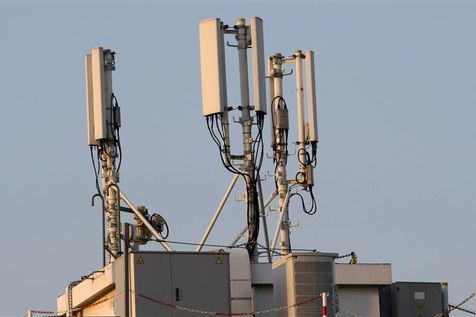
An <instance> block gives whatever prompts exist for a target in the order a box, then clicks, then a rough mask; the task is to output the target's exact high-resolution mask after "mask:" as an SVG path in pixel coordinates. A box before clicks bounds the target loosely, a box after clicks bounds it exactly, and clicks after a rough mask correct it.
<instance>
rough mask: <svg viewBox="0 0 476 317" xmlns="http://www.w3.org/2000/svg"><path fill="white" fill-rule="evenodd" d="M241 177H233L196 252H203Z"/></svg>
mask: <svg viewBox="0 0 476 317" xmlns="http://www.w3.org/2000/svg"><path fill="white" fill-rule="evenodd" d="M239 177H240V175H238V174H236V175H235V176H233V179H232V180H231V182H230V185H229V186H228V188H227V190H226V192H225V195H223V198H222V200H221V202H220V204H219V205H218V208H217V210H216V211H215V214H214V215H213V218H212V220H211V221H210V223H209V224H208V228H207V230H205V233H204V234H203V237H202V240H200V243H199V244H198V247H197V249H196V250H195V252H200V251H201V250H202V248H203V245H204V244H205V242H206V241H207V239H208V236H209V235H210V232H211V231H212V229H213V226H214V225H215V222H216V221H217V219H218V217H219V216H220V213H221V211H222V209H223V207H224V206H225V203H226V201H227V200H228V197H229V196H230V194H231V191H232V190H233V187H235V184H236V181H237V180H238V178H239Z"/></svg>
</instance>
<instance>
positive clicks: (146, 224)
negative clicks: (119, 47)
mask: <svg viewBox="0 0 476 317" xmlns="http://www.w3.org/2000/svg"><path fill="white" fill-rule="evenodd" d="M85 65H86V104H87V115H88V120H87V122H88V141H89V146H90V148H91V157H92V160H93V165H94V170H95V173H96V186H97V194H96V195H94V196H93V198H94V197H97V196H99V197H101V198H102V200H103V207H104V210H103V212H105V213H106V216H107V220H106V222H107V233H106V236H105V237H104V232H103V248H104V250H103V259H104V260H103V262H105V256H104V253H105V251H107V252H108V253H109V255H110V257H109V260H110V261H114V260H115V259H116V258H118V257H119V256H120V255H121V215H120V213H121V211H126V212H129V213H132V214H134V219H135V222H136V224H135V230H133V231H132V235H133V239H132V242H133V243H134V244H135V247H136V248H138V245H139V244H144V243H146V242H147V241H149V240H150V238H151V236H154V237H155V238H156V239H157V241H159V242H160V243H161V245H162V246H163V247H164V248H165V249H166V250H167V251H169V252H170V251H172V248H171V247H170V246H169V245H168V243H167V242H166V241H164V240H165V238H164V237H163V236H162V234H161V232H162V230H163V227H164V225H165V226H166V222H165V220H164V219H163V218H162V216H160V215H158V214H153V215H148V214H147V208H145V207H143V206H142V207H136V206H134V205H133V204H132V202H131V201H130V200H129V199H128V198H127V196H126V195H125V194H124V193H123V192H121V191H120V189H119V186H118V184H119V170H120V167H121V161H122V150H121V142H120V138H119V128H120V127H121V115H120V108H119V104H118V102H117V98H116V97H115V96H114V93H113V89H112V72H113V71H114V70H115V69H116V63H115V53H114V52H113V51H111V50H110V49H103V48H102V47H98V48H94V49H93V50H92V51H91V53H90V54H87V55H86V58H85ZM94 150H96V153H97V159H98V166H97V167H96V165H95V162H94ZM99 174H101V184H99ZM121 200H122V201H123V202H125V203H126V205H127V206H128V207H129V208H127V207H121V205H120V202H121ZM104 226H105V224H104V220H103V228H104ZM167 228H168V227H167ZM103 230H104V229H103ZM167 235H168V230H167ZM104 240H105V241H104ZM103 264H105V263H103Z"/></svg>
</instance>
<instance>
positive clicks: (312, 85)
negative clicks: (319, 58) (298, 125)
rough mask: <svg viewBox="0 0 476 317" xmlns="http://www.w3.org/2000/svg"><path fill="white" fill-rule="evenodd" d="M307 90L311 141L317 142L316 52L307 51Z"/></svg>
mask: <svg viewBox="0 0 476 317" xmlns="http://www.w3.org/2000/svg"><path fill="white" fill-rule="evenodd" d="M306 84H307V87H306V90H307V111H308V116H309V141H311V142H317V141H319V137H318V134H317V100H316V76H315V68H314V52H313V51H311V50H307V51H306Z"/></svg>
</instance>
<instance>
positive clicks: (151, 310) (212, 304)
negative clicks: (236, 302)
mask: <svg viewBox="0 0 476 317" xmlns="http://www.w3.org/2000/svg"><path fill="white" fill-rule="evenodd" d="M130 259H131V261H130V273H131V274H130V288H131V316H132V317H147V316H160V317H190V316H196V315H197V314H196V313H192V312H189V311H184V310H181V309H179V308H173V307H171V306H168V305H167V304H169V305H176V306H180V307H185V308H191V309H198V310H203V311H212V312H220V313H229V312H230V310H231V308H230V265H229V259H228V254H227V253H215V252H213V253H211V252H210V253H205V252H202V253H194V252H193V253H192V252H173V253H167V252H134V253H131V257H130ZM141 295H145V296H147V297H149V299H147V298H145V297H144V296H141ZM152 299H153V300H152ZM157 301H160V302H161V303H158V302H157Z"/></svg>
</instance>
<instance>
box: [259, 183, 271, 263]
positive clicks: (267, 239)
mask: <svg viewBox="0 0 476 317" xmlns="http://www.w3.org/2000/svg"><path fill="white" fill-rule="evenodd" d="M258 195H259V196H258V198H259V203H260V209H261V219H262V220H263V230H264V239H265V243H266V253H267V254H268V263H271V262H273V258H272V256H271V249H270V248H269V236H268V223H267V222H266V213H265V212H264V210H265V207H264V203H263V189H262V187H261V178H260V176H259V174H258Z"/></svg>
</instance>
